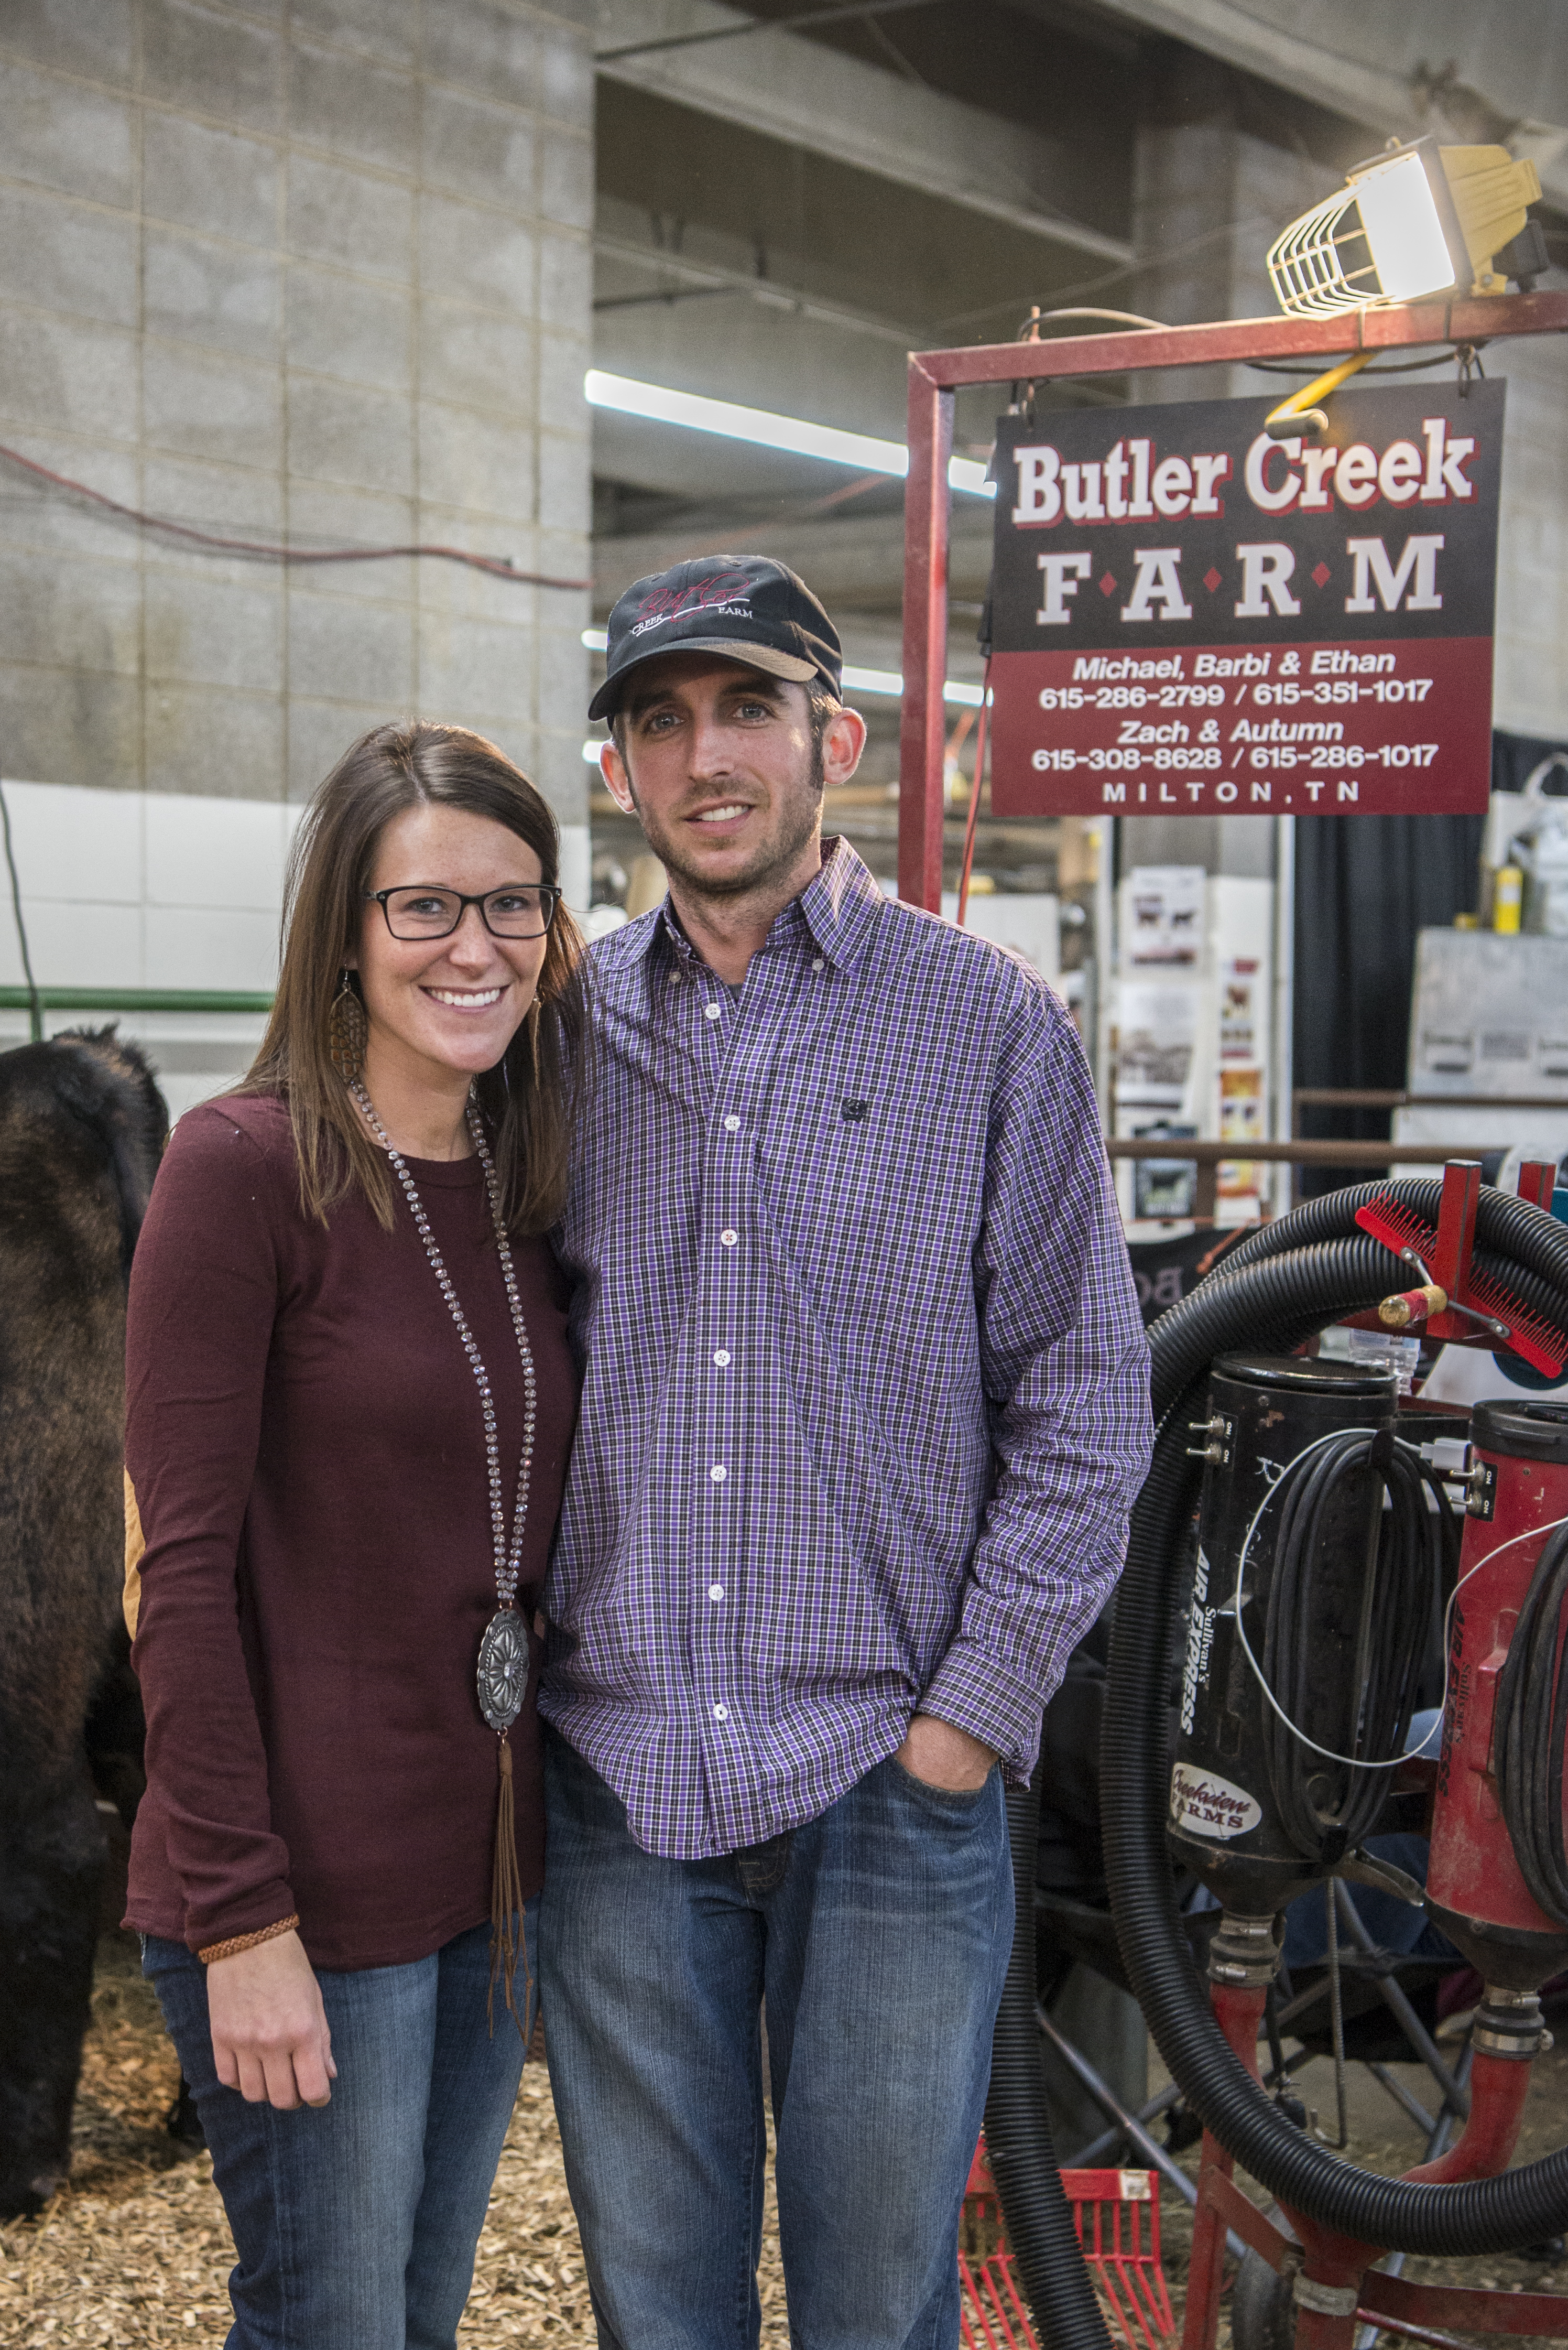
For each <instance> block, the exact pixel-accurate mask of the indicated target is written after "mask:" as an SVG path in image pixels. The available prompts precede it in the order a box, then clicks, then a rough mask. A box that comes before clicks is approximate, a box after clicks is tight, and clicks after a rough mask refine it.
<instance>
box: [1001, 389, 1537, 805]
mask: <svg viewBox="0 0 1568 2350" xmlns="http://www.w3.org/2000/svg"><path fill="white" fill-rule="evenodd" d="M1503 390H1504V387H1503V386H1502V384H1501V383H1476V384H1472V385H1471V387H1470V388H1469V393H1468V395H1465V394H1461V392H1460V390H1459V388H1458V387H1457V386H1453V385H1445V386H1444V387H1443V388H1442V389H1440V390H1433V389H1431V388H1430V387H1428V388H1425V389H1414V390H1412V389H1407V388H1404V387H1397V388H1385V387H1381V386H1379V387H1373V386H1370V385H1367V386H1365V387H1363V388H1359V389H1358V388H1356V387H1355V386H1352V387H1351V388H1350V389H1348V390H1343V391H1339V392H1335V393H1334V394H1333V395H1332V397H1331V398H1330V400H1329V401H1328V402H1327V414H1328V418H1329V431H1328V432H1327V434H1326V435H1325V436H1324V438H1323V439H1322V440H1321V441H1318V440H1315V439H1314V438H1313V437H1312V436H1311V435H1310V434H1301V435H1299V436H1298V435H1295V434H1293V435H1291V436H1290V437H1288V438H1286V439H1284V440H1282V441H1274V440H1271V439H1270V438H1269V436H1268V435H1267V433H1265V432H1264V430H1263V420H1264V417H1265V416H1266V415H1267V413H1268V412H1269V410H1270V408H1271V407H1272V404H1273V403H1272V401H1271V400H1208V401H1203V402H1199V403H1194V404H1192V405H1186V406H1172V407H1167V408H1143V409H1136V410H1127V409H1121V410H1116V409H1105V408H1100V409H1089V410H1079V411H1069V412H1065V413H1055V414H1044V415H1041V416H1039V417H1037V418H1035V419H1034V420H1033V421H1031V420H1030V419H1028V418H1026V417H1023V416H1008V417H1004V418H1002V421H1001V422H1000V423H999V425H998V428H997V447H996V456H995V460H994V463H993V467H992V471H993V473H994V476H995V478H996V481H997V483H998V493H997V509H996V554H995V570H994V575H993V580H992V641H993V645H994V648H995V651H994V658H993V662H992V686H993V688H994V695H995V712H994V718H993V733H992V806H993V808H994V810H995V812H996V813H997V814H998V815H999V816H1063V815H1101V814H1104V813H1106V812H1110V813H1113V814H1119V815H1125V816H1135V815H1138V814H1144V815H1150V816H1153V815H1160V814H1165V815H1177V814H1181V815H1213V814H1227V813H1229V814H1231V815H1238V816H1241V815H1251V816H1265V815H1295V816H1310V815H1313V814H1314V813H1315V814H1317V815H1321V816H1328V815H1345V814H1350V813H1355V812H1360V813H1363V814H1375V815H1388V814H1410V813H1414V812H1417V811H1420V812H1426V811H1435V810H1449V811H1466V810H1468V811H1474V810H1480V809H1484V808H1485V806H1486V805H1487V795H1488V789H1489V776H1490V741H1491V657H1492V606H1493V592H1494V582H1495V574H1496V562H1497V520H1498V492H1499V482H1500V478H1501V460H1502V416H1503Z"/></svg>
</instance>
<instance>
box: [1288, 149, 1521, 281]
mask: <svg viewBox="0 0 1568 2350" xmlns="http://www.w3.org/2000/svg"><path fill="white" fill-rule="evenodd" d="M1349 182H1350V184H1349V185H1348V187H1345V188H1341V189H1340V190H1338V192H1336V193H1335V194H1334V195H1332V196H1328V197H1325V199H1324V202H1323V203H1321V204H1314V206H1313V208H1312V210H1311V212H1310V213H1303V214H1302V216H1301V218H1300V220H1297V221H1293V222H1292V223H1291V225H1290V226H1289V228H1287V229H1286V230H1285V231H1284V233H1283V234H1282V235H1281V236H1280V237H1278V238H1276V240H1275V242H1274V244H1272V246H1271V247H1270V249H1269V276H1270V277H1271V278H1272V281H1273V287H1274V293H1275V296H1276V298H1277V299H1278V301H1279V305H1280V307H1281V309H1282V310H1291V311H1294V312H1295V313H1297V315H1299V316H1301V317H1317V318H1323V317H1337V316H1338V315H1340V314H1341V313H1342V312H1344V311H1346V310H1359V309H1361V308H1362V307H1364V306H1365V305H1366V304H1367V303H1368V302H1416V301H1419V300H1421V299H1422V298H1423V296H1427V295H1431V294H1449V293H1467V294H1468V293H1473V294H1501V292H1502V291H1503V289H1504V286H1505V285H1506V283H1507V280H1506V278H1504V277H1500V276H1497V275H1496V274H1495V273H1494V272H1493V269H1492V265H1491V261H1492V255H1494V254H1496V253H1500V252H1501V250H1502V248H1503V247H1504V246H1505V245H1507V244H1511V242H1512V240H1513V239H1514V238H1515V237H1516V236H1518V235H1519V234H1521V231H1522V230H1523V229H1524V226H1525V223H1526V213H1525V207H1526V205H1527V204H1531V203H1534V201H1535V199H1536V198H1537V197H1538V196H1539V195H1540V193H1541V181H1540V178H1539V177H1538V175H1537V172H1536V169H1535V166H1534V164H1533V163H1532V162H1528V161H1525V162H1518V161H1515V160H1514V158H1513V157H1512V156H1511V155H1510V153H1509V151H1508V150H1507V148H1506V147H1439V146H1438V142H1437V140H1435V139H1429V138H1428V139H1417V140H1412V141H1411V142H1410V144H1409V145H1408V146H1405V147H1397V148H1394V149H1391V150H1390V151H1389V152H1388V153H1386V154H1385V155H1376V156H1373V157H1371V158H1370V159H1369V160H1368V161H1366V162H1365V163H1358V164H1356V165H1355V168H1354V170H1353V171H1352V172H1350V174H1349Z"/></svg>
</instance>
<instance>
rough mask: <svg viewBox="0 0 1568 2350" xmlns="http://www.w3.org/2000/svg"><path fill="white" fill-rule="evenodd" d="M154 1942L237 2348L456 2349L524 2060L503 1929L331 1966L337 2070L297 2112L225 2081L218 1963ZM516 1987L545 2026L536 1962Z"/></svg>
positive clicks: (529, 1926) (147, 1947)
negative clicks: (225, 2251) (215, 1990)
mask: <svg viewBox="0 0 1568 2350" xmlns="http://www.w3.org/2000/svg"><path fill="white" fill-rule="evenodd" d="M538 1908H539V1905H538V1903H537V1901H536V1900H535V1901H530V1902H529V1903H528V1905H527V1908H526V1910H525V1912H524V1929H525V1932H526V1937H527V1943H526V1947H527V1952H528V1960H529V1965H530V1968H531V1969H532V1970H533V1971H534V1973H535V1980H536V1979H537V1950H538ZM142 1951H143V1955H142V1970H143V1972H144V1973H145V1974H146V1975H147V1976H148V1978H149V1980H150V1981H151V1983H152V1984H153V1986H154V1988H155V1990H156V1991H157V1993H158V1999H159V2004H160V2005H161V2008H162V2010H163V2021H164V2022H165V2023H166V2024H167V2026H168V2028H169V2036H170V2038H171V2040H172V2041H173V2043H174V2045H175V2048H176V2049H177V2051H178V2052H179V2056H180V2062H181V2064H182V2066H183V2068H184V2073H185V2078H186V2079H187V2081H189V2083H190V2084H191V2087H192V2092H193V2093H194V2095H195V2099H196V2108H197V2111H198V2112H199V2113H200V2115H201V2116H202V2128H203V2129H204V2130H205V2132H206V2134H207V2144H208V2147H210V2148H211V2150H212V2156H213V2178H214V2179H215V2180H216V2182H217V2187H218V2191H219V2193H220V2194H221V2195H222V2197H223V2209H224V2210H225V2211H226V2212H227V2213H228V2216H229V2226H230V2228H231V2229H232V2230H233V2231H234V2248H235V2250H236V2251H237V2252H238V2254H239V2259H238V2262H237V2263H236V2265H235V2267H234V2271H233V2272H232V2273H231V2275H230V2278H229V2293H230V2298H231V2299H232V2301H233V2303H234V2326H233V2328H232V2329H231V2331H230V2334H229V2337H228V2350H452V2345H453V2343H454V2340H455V2337H456V2334H457V2327H458V2322H459V2320H460V2319H461V2317H462V2310H463V2303H465V2302H466V2300H467V2298H468V2289H469V2286H470V2285H471V2284H472V2281H473V2254H474V2247H475V2246H476V2244H477V2243H478V2241H479V2231H480V2230H481V2229H482V2228H483V2225H484V2214H485V2209H486V2206H487V2205H488V2203H489V2199H490V2190H491V2187H492V2185H493V2181H494V2178H495V2168H496V2164H497V2163H498V2162H499V2160H500V2158H501V2148H502V2144H503V2142H504V2138H505V2136H506V2126H507V2124H508V2122H509V2121H510V2120H511V2117H512V2107H513V2105H514V2101H515V2098H516V2095H517V2083H518V2080H519V2077H520V2076H521V2074H522V2069H523V2043H522V2041H521V2039H520V2038H519V2036H518V2032H517V2026H516V2024H515V2023H514V2022H513V2020H512V2018H511V2016H510V2015H509V2014H507V2012H506V2011H505V2009H504V2007H503V2005H502V2003H501V2001H500V1999H499V1997H498V1998H497V2000H496V2002H495V2009H496V2014H495V2033H494V2037H493V2038H492V2037H491V2033H490V2027H489V2023H488V2022H487V2019H486V2015H485V2003H486V1999H487V1996H488V1991H489V1984H490V1929H489V1927H488V1926H475V1927H474V1928H472V1929H471V1930H470V1931H469V1932H468V1933H466V1934H458V1935H456V1936H455V1937H454V1938H453V1939H452V1941H450V1942H448V1943H446V1944H444V1945H443V1947H442V1948H441V1950H437V1951H435V1952H433V1953H432V1955H431V1957H430V1958H428V1959H419V1960H415V1961H414V1962H413V1963H412V1964H411V1965H409V1966H401V1967H368V1968H366V1969H364V1970H362V1971H360V1972H356V1973H352V1974H348V1973H334V1972H330V1971H327V1970H317V1981H318V1982H319V1983H320V1985H321V1997H322V2001H323V2003H324V2005H325V2007H326V2010H327V2024H328V2026H329V2028H330V2030H331V2033H332V2054H333V2057H334V2059H335V2061H336V2063H337V2080H336V2081H335V2082H334V2083H333V2085H332V2101H331V2103H330V2104H329V2105H327V2106H320V2107H316V2108H313V2107H311V2106H304V2107H302V2108H301V2109H300V2110H299V2111H298V2112H297V2113H279V2112H278V2111H277V2110H276V2108H275V2107H274V2106H268V2105H254V2106H253V2105H248V2104H247V2103H246V2102H245V2100H244V2097H242V2096H241V2095H240V2093H239V2091H238V2090H237V2089H226V2088H224V2087H223V2084H222V2083H221V2082H220V2081H219V2079H218V2076H217V2073H216V2071H215V2069H214V2066H213V2042H212V2035H211V2032H210V2029H209V2025H208V2020H207V1980H206V1970H205V1968H204V1967H203V1966H202V1964H201V1962H200V1960H197V1959H195V1958H192V1955H191V1952H190V1951H189V1950H186V1949H185V1948H184V1946H183V1944H182V1943H179V1942H165V1941H161V1940H159V1939H157V1938H156V1937H155V1936H153V1935H151V1934H149V1935H147V1936H145V1937H144V1938H143V1943H142ZM514 1996H515V1998H516V2002H517V2012H518V2015H519V2016H520V2017H521V2018H522V2020H523V2023H524V2030H525V2031H531V2030H532V2028H533V2002H532V2001H531V2000H530V1999H529V1998H528V1995H527V1986H526V1981H525V1978H524V1970H523V1969H522V1967H519V1969H518V1973H517V1980H516V1983H515V1986H514ZM525 2008H526V2010H527V2012H526V2013H525V2012H524V2009H525Z"/></svg>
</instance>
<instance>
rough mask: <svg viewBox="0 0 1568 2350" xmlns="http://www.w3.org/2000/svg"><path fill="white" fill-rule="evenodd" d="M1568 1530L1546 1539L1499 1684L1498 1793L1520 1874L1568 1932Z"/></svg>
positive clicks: (1514, 1630) (1535, 1896) (1560, 1529)
mask: <svg viewBox="0 0 1568 2350" xmlns="http://www.w3.org/2000/svg"><path fill="white" fill-rule="evenodd" d="M1565 1597H1568V1526H1561V1527H1559V1528H1558V1530H1557V1532H1556V1533H1555V1534H1550V1535H1548V1537H1547V1539H1546V1541H1545V1542H1544V1543H1543V1544H1542V1550H1541V1556H1540V1557H1539V1558H1538V1559H1537V1560H1536V1562H1535V1572H1534V1574H1533V1575H1532V1576H1531V1578H1530V1591H1529V1594H1528V1596H1527V1597H1526V1599H1525V1602H1524V1605H1523V1607H1521V1609H1520V1611H1519V1621H1518V1623H1517V1624H1516V1625H1515V1626H1514V1627H1513V1637H1512V1638H1511V1640H1510V1642H1509V1644H1508V1657H1507V1659H1506V1661H1505V1662H1504V1665H1503V1668H1502V1670H1501V1673H1499V1675H1498V1677H1497V1718H1496V1729H1495V1731H1494V1736H1495V1740H1496V1752H1497V1793H1498V1800H1499V1802H1500V1803H1501V1805H1502V1815H1503V1818H1504V1819H1505V1820H1506V1821H1507V1822H1508V1832H1509V1835H1511V1837H1512V1839H1513V1849H1514V1851H1515V1852H1516V1853H1517V1855H1518V1856H1519V1866H1520V1871H1521V1875H1522V1876H1523V1878H1524V1881H1525V1883H1526V1885H1528V1886H1529V1887H1530V1890H1531V1893H1532V1896H1533V1897H1534V1898H1535V1900H1536V1901H1537V1903H1538V1904H1539V1905H1540V1907H1541V1908H1542V1909H1543V1910H1544V1911H1545V1912H1546V1915H1547V1916H1548V1917H1549V1918H1555V1919H1556V1921H1557V1923H1558V1924H1559V1925H1560V1926H1563V1925H1568V1846H1565V1844H1564V1841H1563V1745H1564V1742H1565V1741H1568V1623H1564V1622H1563V1600H1564V1598H1565Z"/></svg>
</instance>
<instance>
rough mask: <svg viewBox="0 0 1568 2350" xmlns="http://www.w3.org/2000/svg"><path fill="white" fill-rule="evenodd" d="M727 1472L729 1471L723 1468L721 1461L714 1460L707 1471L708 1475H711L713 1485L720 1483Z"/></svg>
mask: <svg viewBox="0 0 1568 2350" xmlns="http://www.w3.org/2000/svg"><path fill="white" fill-rule="evenodd" d="M729 1473H730V1472H729V1471H728V1470H727V1469H726V1468H725V1466H724V1464H723V1462H722V1461H714V1463H713V1466H712V1467H711V1469H710V1470H709V1471H708V1474H709V1476H710V1477H711V1479H712V1480H713V1482H714V1484H715V1485H722V1483H723V1482H724V1480H725V1478H726V1477H727V1476H728V1475H729Z"/></svg>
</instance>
